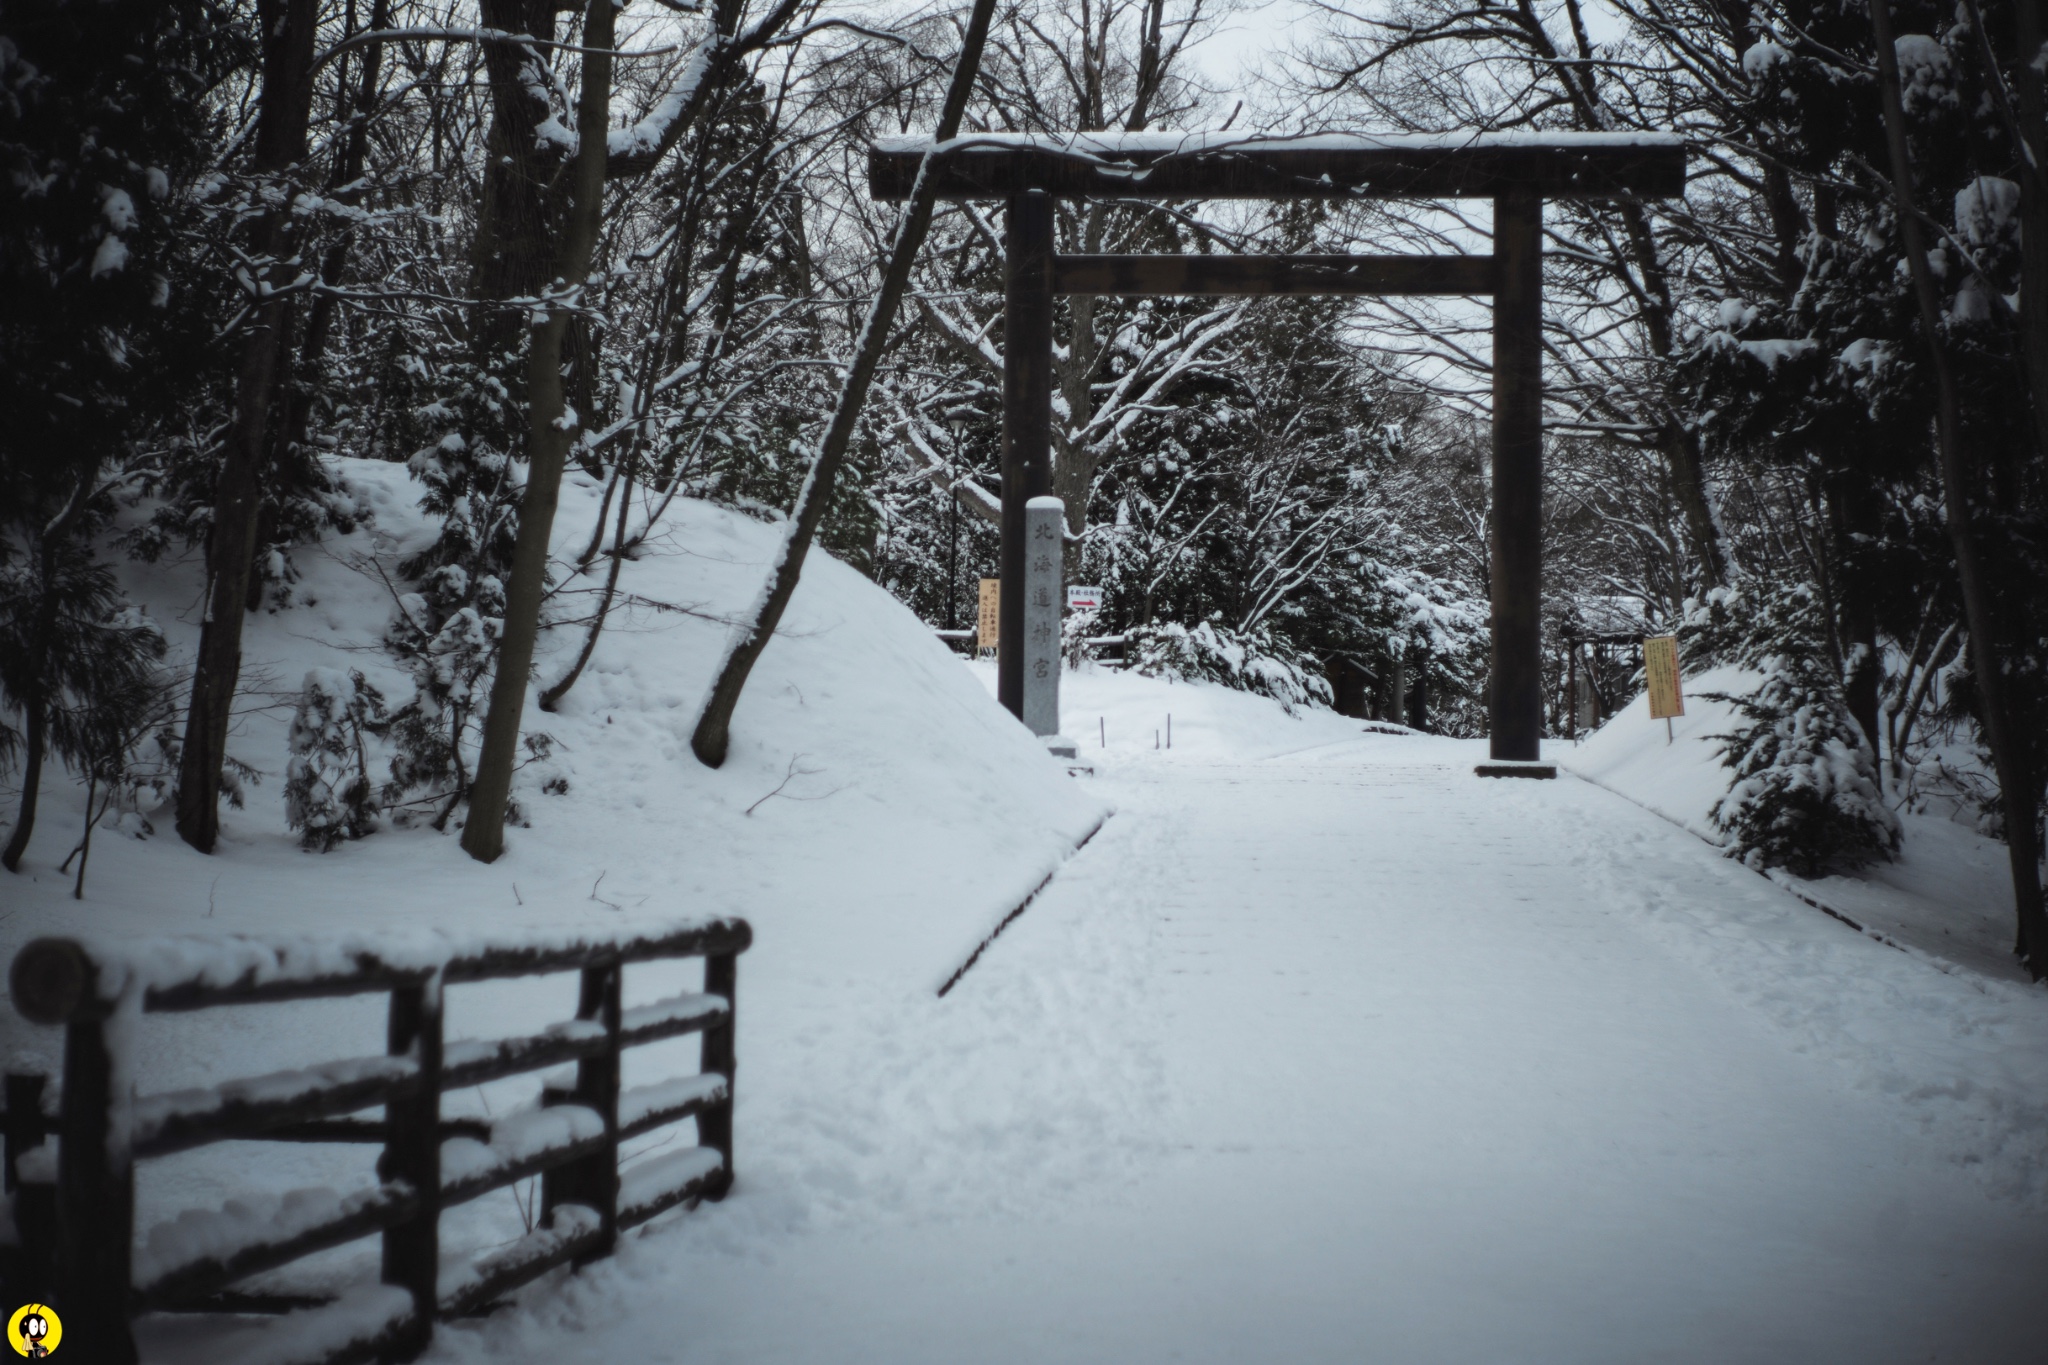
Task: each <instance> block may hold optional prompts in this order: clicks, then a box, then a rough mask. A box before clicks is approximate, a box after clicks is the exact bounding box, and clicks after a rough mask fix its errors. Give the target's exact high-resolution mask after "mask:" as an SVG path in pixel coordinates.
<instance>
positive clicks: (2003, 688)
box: [1870, 0, 2048, 980]
mask: <svg viewBox="0 0 2048 1365" xmlns="http://www.w3.org/2000/svg"><path fill="white" fill-rule="evenodd" d="M1870 21H1871V27H1872V29H1873V30H1874V34H1875V37H1876V39H1877V67H1878V90H1879V94H1880V95H1881V97H1882V100H1883V104H1884V124H1885V141H1886V143H1887V144H1888V147H1889V150H1890V153H1891V163H1892V176H1891V180H1892V195H1893V198H1894V199H1895V200H1896V201H1897V206H1898V215H1899V232H1900V235H1901V237H1902V238H1903V240H1904V243H1905V248H1906V261H1907V265H1908V268H1909V269H1910V270H1911V271H1912V276H1913V293H1914V296H1915V299H1916V301H1917V303H1918V305H1919V309H1920V326H1921V329H1922V331H1924V332H1925V333H1926V337H1927V349H1928V355H1929V358H1930V359H1931V361H1932V364H1933V369H1934V379H1935V391H1936V406H1935V438H1936V441H1937V444H1938V446H1939V449H1940V456H1941V486H1942V500H1943V502H1945V503H1946V504H1947V507H1946V511H1947V518H1948V532H1949V539H1950V540H1951V542H1952V543H1953V544H1954V546H1955V555H1956V577H1957V579H1958V581H1959V583H1960V586H1961V588H1962V596H1963V613H1964V618H1965V620H1966V621H1967V622H1968V625H1969V631H1970V669H1971V673H1972V675H1973V678H1974V681H1975V684H1976V689H1977V706H1978V712H1979V715H1980V717H1981V718H1982V720H1983V724H1984V738H1985V740H1986V742H1987V743H1988V744H1989V746H1990V749H1991V762H1992V767H1993V768H1994V769H1995V770H1996V773H1997V776H1998V791H1999V798H2000V802H2001V804H2002V805H2003V807H2004V811H2005V826H2006V830H2005V833H2006V852H2007V856H2008V859H2009V861H2010V863H2011V866H2012V883H2013V904H2014V909H2015V910H2016V911H2017V918H2018V921H2019V923H2018V936H2017V942H2016V945H2015V951H2016V952H2017V953H2018V954H2019V956H2020V958H2021V960H2022V961H2024V962H2025V963H2026V966H2027V970H2028V972H2029V973H2030V974H2032V976H2033V977H2034V979H2035V980H2040V979H2041V978H2042V977H2043V976H2048V918H2044V916H2043V912H2042V903H2041V867H2040V858H2041V853H2040V848H2039V844H2038V840H2037V837H2036V831H2035V827H2034V821H2035V816H2036V812H2037V811H2038V809H2039V807H2038V801H2039V796H2038V788H2037V787H2036V786H2035V785H2034V780H2033V776H2032V773H2031V772H2030V771H2029V766H2030V765H2029V764H2028V763H2027V761H2026V749H2025V740H2024V738H2023V737H2022V736H2021V735H2020V734H2018V733H2017V732H2016V729H2015V722H2016V721H2017V719H2018V717H2017V715H2016V714H2015V712H2014V710H2013V708H2012V705H2011V690H2010V687H2009V685H2008V680H2007V678H2006V676H2005V672H2004V670H2003V667H2002V665H2003V662H2004V661H2003V659H2002V658H2001V655H2002V653H2003V652H2004V651H2003V650H2002V649H2001V647H2000V644H2001V641H2002V640H2003V633H2002V632H2001V631H1999V629H1998V624H1999V623H1998V620H1997V613H1996V611H1995V610H1994V608H1993V604H1992V598H1991V587H1990V584H1989V583H1988V582H1986V578H1985V569H1984V564H1983V558H1982V547H1981V546H1980V545H1979V543H1978V535H1977V530H1976V524H1975V509H1974V507H1973V504H1972V498H1971V487H1970V484H1971V479H1970V470H1969V467H1968V464H1967V461H1966V458H1965V454H1964V451H1963V433H1962V410H1961V403H1960V400H1959V398H1958V395H1957V392H1956V381H1955V371H1954V367H1953V365H1952V364H1951V362H1950V359H1949V356H1948V348H1947V346H1946V344H1945V342H1944V340H1943V337H1942V333H1941V300H1940V297H1939V295H1938V294H1937V293H1936V290H1935V283H1934V272H1933V269H1932V267H1931V264H1930V262H1929V261H1928V259H1927V246H1926V241H1925V239H1924V238H1923V237H1922V235H1921V230H1920V220H1919V218H1918V216H1917V215H1916V212H1915V210H1914V206H1913V182H1912V173H1913V167H1912V160H1911V157H1910V154H1909V153H1908V151H1907V147H1906V114H1905V109H1904V107H1903V104H1902V101H1901V97H1900V93H1899V57H1898V50H1897V48H1896V47H1895V46H1894V42H1895V40H1894V38H1893V34H1892V17H1891V8H1890V4H1889V0H1871V5H1870Z"/></svg>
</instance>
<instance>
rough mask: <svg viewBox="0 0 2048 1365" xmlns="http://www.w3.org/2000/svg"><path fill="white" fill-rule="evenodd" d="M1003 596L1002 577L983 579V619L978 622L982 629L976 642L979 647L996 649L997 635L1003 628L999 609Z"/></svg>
mask: <svg viewBox="0 0 2048 1365" xmlns="http://www.w3.org/2000/svg"><path fill="white" fill-rule="evenodd" d="M1002 596H1003V580H1002V579H1000V578H984V579H982V580H981V620H980V622H979V623H978V624H979V626H980V630H979V631H978V632H977V635H978V637H979V638H977V639H976V640H975V642H974V644H975V648H977V649H994V648H995V647H996V636H997V635H999V634H1000V633H1001V630H1002V626H1001V613H1000V612H999V611H998V610H997V609H998V607H1000V606H1001V604H1002Z"/></svg>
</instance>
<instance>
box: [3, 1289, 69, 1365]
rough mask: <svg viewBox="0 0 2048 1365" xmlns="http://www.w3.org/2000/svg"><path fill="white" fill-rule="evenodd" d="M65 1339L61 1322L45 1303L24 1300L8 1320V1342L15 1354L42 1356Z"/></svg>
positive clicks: (40, 1357)
mask: <svg viewBox="0 0 2048 1365" xmlns="http://www.w3.org/2000/svg"><path fill="white" fill-rule="evenodd" d="M62 1340H64V1324H63V1322H62V1321H61V1320H60V1319H59V1318H58V1317H57V1310H56V1309H54V1308H52V1307H50V1306H49V1305H48V1304H41V1303H25V1304H23V1305H22V1306H21V1307H19V1308H17V1309H15V1310H14V1316H13V1317H11V1318H9V1319H8V1320H7V1344H8V1345H9V1346H12V1347H13V1348H14V1353H15V1354H16V1355H18V1356H27V1357H28V1358H29V1359H30V1360H41V1359H43V1358H44V1357H46V1356H48V1355H50V1354H51V1353H52V1352H54V1351H55V1350H56V1349H57V1343H58V1342H60V1341H62Z"/></svg>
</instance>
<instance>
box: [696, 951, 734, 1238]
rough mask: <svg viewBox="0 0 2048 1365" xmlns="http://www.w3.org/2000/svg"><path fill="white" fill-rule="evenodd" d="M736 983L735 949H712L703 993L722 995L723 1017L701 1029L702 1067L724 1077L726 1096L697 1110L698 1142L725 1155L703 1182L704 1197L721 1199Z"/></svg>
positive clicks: (728, 1146)
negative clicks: (728, 950)
mask: <svg viewBox="0 0 2048 1365" xmlns="http://www.w3.org/2000/svg"><path fill="white" fill-rule="evenodd" d="M738 984H739V955H738V954H737V953H714V954H711V955H710V956H707V957H706V958H705V959H704V994H706V995H722V996H724V997H725V1018H724V1020H723V1021H722V1022H719V1023H716V1024H712V1025H710V1026H709V1027H707V1028H706V1029H705V1030H704V1052H703V1063H702V1069H703V1070H704V1071H705V1072H706V1073H707V1074H708V1073H710V1072H714V1071H715V1072H717V1073H718V1074H719V1075H721V1076H723V1077H725V1098H724V1099H723V1100H721V1101H720V1102H719V1103H717V1104H711V1105H706V1106H705V1107H704V1108H702V1109H700V1110H698V1111H697V1145H698V1146H699V1147H711V1148H715V1149H716V1150H717V1152H718V1154H719V1156H721V1157H723V1158H724V1163H723V1167H722V1169H721V1170H720V1172H719V1173H718V1174H717V1175H714V1176H713V1177H711V1179H710V1180H708V1181H707V1182H706V1183H705V1190H704V1197H705V1198H707V1199H723V1198H725V1192H726V1191H727V1190H729V1189H731V1188H732V1101H733V1067H734V1055H733V1031H734V1025H735V1024H736V1023H737V1021H738V1019H739V1006H738V1004H737V1002H736V1000H735V998H734V992H735V991H736V990H737V989H738Z"/></svg>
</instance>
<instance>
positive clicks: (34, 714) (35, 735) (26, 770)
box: [0, 678, 49, 872]
mask: <svg viewBox="0 0 2048 1365" xmlns="http://www.w3.org/2000/svg"><path fill="white" fill-rule="evenodd" d="M22 709H23V710H24V711H25V712H26V713H27V714H26V715H24V716H23V717H22V746H23V752H22V761H21V813H20V814H19V815H18V816H17V817H16V818H15V821H14V832H13V833H12V834H10V835H8V836H7V851H6V852H4V853H0V867H5V868H6V869H7V870H8V871H9V872H19V871H21V857H22V855H23V854H24V853H27V852H28V841H29V836H30V835H32V834H34V833H35V832H36V795H37V793H38V792H39V791H40V790H41V789H42V783H43V749H44V747H45V744H46V740H45V736H44V718H45V717H46V716H47V715H48V713H49V702H48V699H47V698H45V697H44V695H43V689H42V680H41V679H40V678H38V679H37V680H36V685H35V690H34V691H33V692H31V693H30V694H29V696H28V698H27V702H26V704H25V705H24V706H23V708H22Z"/></svg>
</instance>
